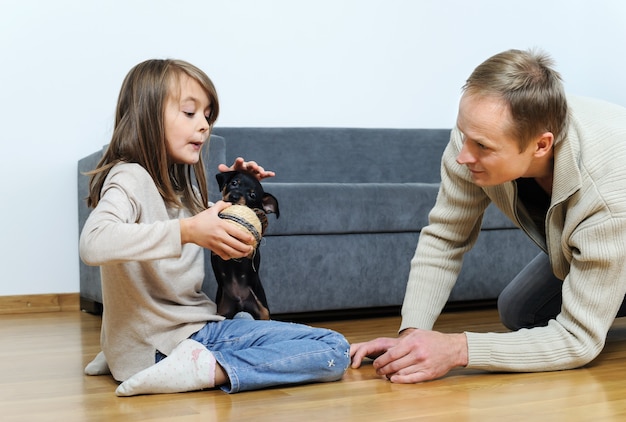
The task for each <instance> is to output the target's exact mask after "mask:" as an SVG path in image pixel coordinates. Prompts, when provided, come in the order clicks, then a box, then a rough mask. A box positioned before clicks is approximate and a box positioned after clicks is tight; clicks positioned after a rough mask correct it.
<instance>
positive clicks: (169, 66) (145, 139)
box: [87, 59, 219, 213]
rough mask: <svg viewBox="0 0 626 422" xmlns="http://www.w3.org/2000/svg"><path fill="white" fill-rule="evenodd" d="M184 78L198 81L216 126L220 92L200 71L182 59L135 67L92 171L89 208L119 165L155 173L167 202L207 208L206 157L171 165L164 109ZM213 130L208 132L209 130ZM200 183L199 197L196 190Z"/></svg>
mask: <svg viewBox="0 0 626 422" xmlns="http://www.w3.org/2000/svg"><path fill="white" fill-rule="evenodd" d="M183 75H187V76H188V77H190V78H192V79H194V80H196V81H197V82H198V83H199V84H200V85H201V86H202V88H203V89H204V91H205V92H206V94H207V96H208V98H209V104H210V106H211V111H210V115H209V117H208V118H207V120H208V123H209V128H210V129H212V128H213V124H214V123H215V120H217V116H218V114H219V102H218V98H217V91H216V90H215V86H214V85H213V82H212V81H211V80H210V79H209V77H208V76H207V75H206V74H205V73H204V72H203V71H202V70H200V69H198V68H197V67H195V66H193V65H192V64H190V63H187V62H185V61H182V60H169V59H168V60H156V59H155V60H147V61H144V62H142V63H139V64H138V65H136V66H135V67H133V68H132V69H131V70H130V72H129V73H128V75H126V78H125V79H124V82H123V83H122V88H121V89H120V94H119V97H118V101H117V109H116V112H115V127H114V130H113V136H112V138H111V142H110V143H109V146H108V148H107V150H106V152H105V153H104V155H103V157H102V159H101V160H100V162H99V163H98V165H97V167H96V169H94V170H92V171H90V172H88V173H87V174H88V175H90V176H91V179H90V181H89V196H88V197H87V205H88V206H90V207H95V206H96V205H97V204H98V202H99V201H100V191H101V190H102V186H103V184H104V181H105V179H106V176H107V175H108V173H109V170H110V169H111V168H112V167H113V166H114V165H116V164H117V163H120V162H127V163H137V164H139V165H141V166H142V167H144V168H145V169H146V171H147V172H148V173H149V174H150V176H151V177H152V179H153V180H154V183H155V184H156V186H157V189H158V190H159V193H160V194H161V196H162V197H163V199H164V200H165V202H166V203H167V204H168V205H170V206H174V207H187V208H188V209H190V210H191V211H192V212H193V213H197V212H200V211H201V210H203V209H206V208H207V207H208V189H207V182H206V176H205V172H204V164H203V162H202V156H200V159H199V160H198V162H197V163H196V164H194V165H188V164H171V163H170V161H169V160H168V155H167V149H166V139H165V124H164V110H165V103H166V100H167V98H168V96H172V95H174V93H175V92H176V91H175V90H176V88H177V87H178V86H179V83H180V78H181V76H183ZM210 129H209V132H210ZM194 180H195V182H196V183H197V186H198V191H199V194H200V197H199V198H198V195H197V194H196V192H195V189H194V186H193V181H194Z"/></svg>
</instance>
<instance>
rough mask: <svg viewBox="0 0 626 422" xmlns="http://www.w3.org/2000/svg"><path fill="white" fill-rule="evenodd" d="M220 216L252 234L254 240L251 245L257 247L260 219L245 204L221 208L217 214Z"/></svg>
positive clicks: (259, 236) (260, 228)
mask: <svg viewBox="0 0 626 422" xmlns="http://www.w3.org/2000/svg"><path fill="white" fill-rule="evenodd" d="M218 215H219V216H220V218H223V219H225V220H228V221H229V222H231V223H232V224H234V225H235V226H237V227H238V228H239V229H241V230H243V231H247V232H248V233H250V234H251V235H252V236H254V242H253V244H252V246H253V247H254V248H256V247H257V245H258V244H259V242H260V241H261V236H262V234H261V233H262V226H261V220H259V217H258V216H257V215H256V213H255V212H254V211H253V210H252V209H251V208H249V207H246V206H245V205H238V204H233V205H231V206H230V207H228V208H226V209H224V210H222V211H221V212H220V213H219V214H218Z"/></svg>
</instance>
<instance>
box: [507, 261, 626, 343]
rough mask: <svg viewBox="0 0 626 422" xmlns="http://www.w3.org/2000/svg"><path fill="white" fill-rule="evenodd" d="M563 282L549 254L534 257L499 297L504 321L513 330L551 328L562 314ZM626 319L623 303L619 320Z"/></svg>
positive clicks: (625, 303) (625, 306)
mask: <svg viewBox="0 0 626 422" xmlns="http://www.w3.org/2000/svg"><path fill="white" fill-rule="evenodd" d="M562 288H563V282H562V281H561V280H559V279H558V278H556V276H555V275H554V274H553V273H552V268H551V267H550V259H549V258H548V255H546V254H545V253H543V252H542V253H540V254H539V255H537V256H536V257H535V258H533V260H532V261H530V263H528V265H526V267H524V268H523V269H522V271H520V273H519V274H518V275H517V276H516V277H515V278H514V279H513V281H511V283H509V285H508V286H507V287H506V288H505V289H504V290H503V291H502V293H500V297H498V312H499V313H500V320H501V321H502V324H504V326H505V327H507V328H509V329H510V330H514V331H515V330H519V329H521V328H532V327H540V326H545V325H548V321H550V320H551V319H554V318H556V316H557V315H558V314H559V313H560V312H561V304H562V302H563V294H562V291H561V290H562ZM623 316H626V302H622V306H621V307H620V309H619V311H618V313H617V316H616V317H623Z"/></svg>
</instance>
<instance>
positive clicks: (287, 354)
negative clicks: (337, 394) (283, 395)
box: [190, 313, 350, 393]
mask: <svg viewBox="0 0 626 422" xmlns="http://www.w3.org/2000/svg"><path fill="white" fill-rule="evenodd" d="M190 338H191V339H193V340H195V341H197V342H199V343H202V344H204V345H205V346H206V347H207V349H209V350H210V351H211V352H212V353H213V355H214V356H215V359H216V360H217V362H218V363H219V364H220V366H221V367H222V368H224V371H225V372H226V374H227V375H228V378H229V379H230V385H223V386H221V388H222V390H224V391H226V392H227V393H236V392H239V391H247V390H256V389H260V388H266V387H272V386H276V385H286V384H300V383H308V382H326V381H337V380H339V379H341V377H342V376H343V374H344V372H345V371H346V369H347V368H348V366H349V365H350V345H349V343H348V341H347V340H346V339H345V338H344V337H343V336H342V335H341V334H339V333H337V332H335V331H331V330H327V329H323V328H313V327H309V326H307V325H303V324H293V323H287V322H279V321H257V320H254V319H252V317H250V316H249V314H245V313H242V314H237V315H235V318H233V319H226V320H224V321H219V322H209V323H207V324H206V325H205V326H204V327H203V328H202V329H201V330H200V331H198V332H197V333H195V334H193V335H192V336H191V337H190Z"/></svg>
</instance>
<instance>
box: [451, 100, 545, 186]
mask: <svg viewBox="0 0 626 422" xmlns="http://www.w3.org/2000/svg"><path fill="white" fill-rule="evenodd" d="M457 127H458V128H459V130H460V131H461V133H462V134H463V148H462V149H461V152H460V153H459V155H458V156H457V159H456V161H457V163H459V164H462V165H465V166H467V168H468V170H469V171H470V172H471V173H472V179H473V181H474V183H476V184H477V185H478V186H482V187H485V186H495V185H500V184H502V183H505V182H509V181H511V180H515V179H517V178H520V177H528V173H529V168H530V167H531V165H532V163H533V154H534V149H533V148H526V150H525V151H523V152H520V151H519V145H518V143H517V141H516V140H515V139H514V138H513V137H512V136H511V134H510V130H509V128H510V127H511V115H510V112H509V107H508V105H507V104H506V103H505V102H504V101H503V100H502V99H500V98H499V97H496V96H483V95H476V94H467V93H466V94H465V95H463V97H462V98H461V102H460V105H459V115H458V118H457Z"/></svg>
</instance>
